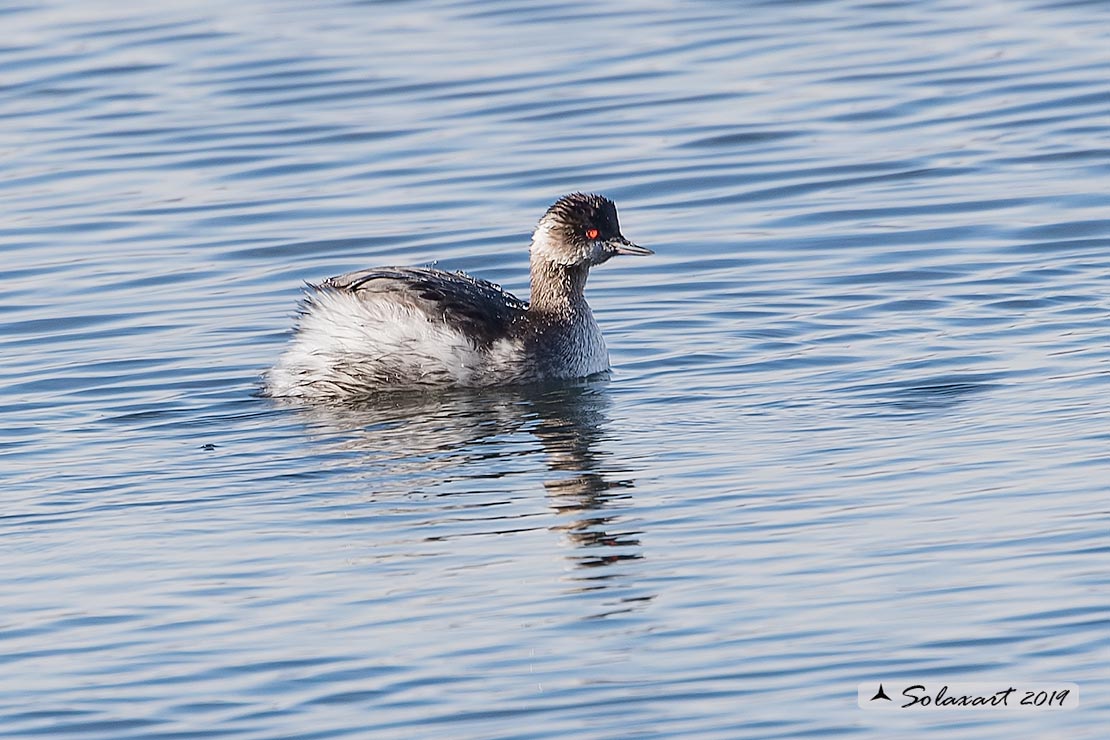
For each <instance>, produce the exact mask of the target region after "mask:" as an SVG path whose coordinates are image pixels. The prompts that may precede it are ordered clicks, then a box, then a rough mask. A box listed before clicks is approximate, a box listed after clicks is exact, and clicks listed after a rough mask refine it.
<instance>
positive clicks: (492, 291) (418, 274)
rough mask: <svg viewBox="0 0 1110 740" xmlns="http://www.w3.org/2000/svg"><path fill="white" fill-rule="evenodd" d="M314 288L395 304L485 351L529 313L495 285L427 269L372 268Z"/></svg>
mask: <svg viewBox="0 0 1110 740" xmlns="http://www.w3.org/2000/svg"><path fill="white" fill-rule="evenodd" d="M316 287H317V289H318V290H339V291H346V292H349V293H353V294H355V295H363V296H366V297H367V298H369V297H370V296H377V297H380V298H382V299H383V300H390V301H394V302H396V303H398V304H400V305H405V306H408V307H410V308H412V309H414V310H417V311H420V312H422V313H424V314H425V315H426V316H427V317H428V318H429V320H431V321H442V322H443V323H444V324H446V325H447V326H449V327H451V328H452V329H454V330H455V331H458V332H461V333H463V334H465V335H466V336H468V337H471V338H472V339H473V340H474V342H475V344H477V345H479V346H486V347H488V346H489V345H491V344H492V343H493V342H494V341H495V340H497V339H500V338H502V337H505V336H506V335H507V334H508V333H509V330H510V327H511V326H512V325H513V323H514V322H515V321H517V320H518V319H520V318H521V317H522V316H523V315H524V314H525V312H526V311H527V310H528V304H527V303H526V302H524V301H522V300H520V299H519V298H517V297H516V296H514V295H512V294H511V293H508V292H506V291H504V290H502V289H501V286H499V285H496V284H494V283H491V282H489V281H487V280H479V279H478V278H474V277H471V276H470V275H467V274H465V273H461V272H445V271H443V270H435V269H432V268H426V267H372V268H370V269H367V270H357V271H355V272H348V273H346V274H345V275H339V276H337V277H333V278H328V279H327V280H325V281H324V282H323V283H321V284H320V285H319V286H316Z"/></svg>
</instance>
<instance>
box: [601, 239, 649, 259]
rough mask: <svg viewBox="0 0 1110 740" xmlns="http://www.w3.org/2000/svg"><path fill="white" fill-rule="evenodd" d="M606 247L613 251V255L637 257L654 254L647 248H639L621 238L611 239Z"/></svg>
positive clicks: (637, 245)
mask: <svg viewBox="0 0 1110 740" xmlns="http://www.w3.org/2000/svg"><path fill="white" fill-rule="evenodd" d="M607 246H608V247H609V249H611V250H612V251H613V254H634V255H638V256H646V255H649V254H655V252H653V251H651V250H650V249H648V248H647V247H641V246H640V245H639V244H633V243H632V242H630V241H628V240H627V239H625V238H624V237H623V236H615V237H613V238H612V239H610V240H609V241H608V242H607Z"/></svg>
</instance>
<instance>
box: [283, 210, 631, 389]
mask: <svg viewBox="0 0 1110 740" xmlns="http://www.w3.org/2000/svg"><path fill="white" fill-rule="evenodd" d="M530 253H531V300H530V302H524V301H522V300H520V299H518V298H516V297H515V296H513V295H512V294H510V293H507V292H506V291H504V290H502V289H501V288H500V287H499V286H497V285H495V284H493V283H490V282H488V281H485V280H480V279H478V278H474V277H471V276H469V275H466V274H463V273H455V272H446V271H443V270H437V269H433V268H425V267H377V268H370V269H367V270H359V271H356V272H350V273H347V274H345V275H340V276H337V277H333V278H329V279H327V280H325V281H324V282H323V283H321V284H319V285H316V286H312V287H313V291H312V292H311V293H310V294H309V295H307V296H306V297H305V299H304V301H303V302H302V305H301V312H300V315H299V317H298V321H297V327H296V330H295V332H294V337H293V340H292V342H291V343H290V345H289V347H288V349H287V350H286V352H285V353H284V354H283V355H282V357H281V358H280V360H279V361H278V363H277V364H276V365H275V366H274V367H273V368H272V369H271V370H270V371H269V372H268V373H267V375H266V378H265V390H266V392H267V393H268V394H269V395H271V396H275V397H289V398H297V399H302V400H308V401H337V400H343V399H348V398H356V397H360V396H366V395H370V394H373V393H375V392H379V391H382V390H386V389H396V388H429V387H451V386H454V387H486V386H495V385H497V386H500V385H516V384H522V383H534V382H539V381H543V380H550V379H560V378H580V377H587V376H590V375H594V374H596V373H600V372H603V371H605V370H608V369H609V353H608V350H607V349H606V346H605V340H604V339H603V338H602V335H601V330H600V328H599V327H598V325H597V322H596V321H595V320H594V316H593V312H592V311H591V310H590V307H589V304H588V303H587V302H586V298H585V292H584V289H585V283H586V278H587V276H588V274H589V269H590V267H591V266H593V265H597V264H601V263H602V262H605V261H606V260H608V259H609V258H610V257H612V256H614V255H616V254H651V251H650V250H647V249H644V248H643V247H639V246H636V245H635V244H632V243H631V242H629V241H628V240H626V239H625V238H624V237H623V236H622V235H621V234H620V228H619V225H618V223H617V216H616V208H615V206H613V204H612V202H611V201H609V200H608V199H606V198H603V197H601V196H597V195H582V194H579V193H575V194H572V195H568V196H564V197H563V198H561V199H559V201H557V202H556V203H555V204H554V205H553V206H551V208H549V209H548V211H547V213H546V214H544V217H543V218H542V219H541V220H540V223H539V225H538V226H537V227H536V231H535V233H534V234H533V237H532V245H531V249H530Z"/></svg>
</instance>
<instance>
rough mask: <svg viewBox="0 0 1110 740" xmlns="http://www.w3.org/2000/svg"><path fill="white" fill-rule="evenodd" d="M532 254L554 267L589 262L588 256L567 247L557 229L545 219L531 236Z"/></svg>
mask: <svg viewBox="0 0 1110 740" xmlns="http://www.w3.org/2000/svg"><path fill="white" fill-rule="evenodd" d="M531 252H532V254H534V255H536V256H537V257H541V258H543V259H544V260H545V261H547V262H551V263H553V264H556V265H566V266H570V265H580V264H582V263H583V262H587V261H588V260H589V257H590V255H589V254H583V253H581V252H580V251H578V250H575V249H572V248H570V247H568V246H567V245H566V244H565V243H564V242H563V240H562V236H561V235H560V234H559V233H558V227H557V226H556V225H554V224H552V223H550V222H549V221H547V220H546V219H545V220H543V221H540V224H539V226H537V227H536V232H535V233H534V234H532V249H531Z"/></svg>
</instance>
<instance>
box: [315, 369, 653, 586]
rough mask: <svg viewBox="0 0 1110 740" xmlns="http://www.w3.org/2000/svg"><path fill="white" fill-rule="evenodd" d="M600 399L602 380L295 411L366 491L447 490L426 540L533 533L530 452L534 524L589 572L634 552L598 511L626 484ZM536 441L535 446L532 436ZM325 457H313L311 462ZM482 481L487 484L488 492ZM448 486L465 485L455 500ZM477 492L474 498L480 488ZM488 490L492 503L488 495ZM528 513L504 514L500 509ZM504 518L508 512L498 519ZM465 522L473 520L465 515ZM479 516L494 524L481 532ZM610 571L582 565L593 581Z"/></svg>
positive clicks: (627, 533) (623, 495)
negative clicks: (538, 486)
mask: <svg viewBox="0 0 1110 740" xmlns="http://www.w3.org/2000/svg"><path fill="white" fill-rule="evenodd" d="M609 403H610V400H609V396H608V392H607V389H606V383H605V382H604V381H584V382H581V383H575V384H570V385H565V384H564V385H558V386H552V387H535V388H522V389H498V390H489V389H487V390H483V391H480V392H478V391H462V390H456V391H446V392H442V393H437V394H434V395H432V394H411V395H405V394H391V395H389V396H388V397H381V398H372V399H367V400H366V401H365V402H363V403H362V404H360V405H359V406H358V407H352V406H344V407H313V408H305V409H302V410H301V413H302V414H303V417H302V418H303V419H304V421H305V422H306V423H307V426H308V428H309V431H310V433H312V434H313V436H316V437H318V438H326V439H327V441H328V443H329V444H331V445H332V446H333V449H334V450H335V452H336V453H348V452H356V453H357V454H358V456H357V459H356V461H355V462H354V463H352V460H351V457H350V455H349V454H335V455H332V456H331V460H332V463H333V464H335V465H341V466H342V467H343V468H344V470H346V471H351V470H352V468H354V469H357V470H356V472H355V475H357V476H358V477H359V478H362V479H364V480H368V481H372V485H373V491H372V493H371V494H370V495H372V496H373V498H374V499H375V500H381V499H382V498H383V497H395V496H398V495H403V496H405V497H406V500H409V501H411V500H413V498H414V497H419V496H434V497H448V499H449V500H450V504H446V505H445V506H444V507H443V509H444V510H447V511H449V513H450V517H451V518H450V521H451V523H452V527H451V528H450V529H451V531H448V532H445V531H444V530H445V529H447V528H448V527H446V526H445V522H444V521H442V520H445V519H446V517H442V516H441V521H439V522H433V524H434V525H435V526H434V527H433V529H434V530H435V532H434V534H430V535H429V538H430V539H435V540H440V541H442V540H448V539H452V538H454V537H459V536H473V535H479V534H508V533H512V532H520V531H529V530H535V529H537V528H538V527H536V526H535V525H534V522H536V520H537V518H540V517H537V514H536V512H535V509H534V507H532V506H531V504H532V502H533V501H534V500H535V495H534V493H532V488H533V486H535V483H536V473H537V465H536V464H535V463H536V456H537V453H539V454H540V455H542V458H541V459H542V464H543V468H542V470H543V473H542V484H543V487H544V490H545V491H546V492H547V498H546V501H547V504H548V507H549V512H553V513H554V515H555V516H554V518H555V519H556V523H554V524H551V523H550V519H551V517H550V516H546V515H545V516H543V517H542V518H543V519H545V520H546V522H547V523H546V524H545V526H546V528H548V529H551V530H554V531H558V532H560V533H562V534H563V535H564V536H565V537H566V538H567V539H568V540H569V541H570V542H571V543H572V544H573V545H574V546H575V547H574V550H573V553H574V554H573V555H572V556H571V558H572V559H573V561H574V564H575V566H576V567H577V568H585V569H598V568H602V570H604V566H608V565H613V564H615V563H620V562H624V561H630V560H638V559H640V558H641V557H642V554H641V545H640V540H639V534H640V533H639V532H638V531H635V530H620V529H618V527H619V526H620V524H621V522H620V520H619V515H618V514H614V513H607V509H610V508H611V507H613V506H614V505H615V504H616V503H617V502H619V501H622V500H629V499H631V493H630V489H631V488H632V487H633V485H634V484H633V481H631V480H629V479H624V478H620V477H619V471H618V470H617V469H616V466H615V465H614V464H613V459H612V458H611V457H609V456H608V454H607V453H606V452H605V451H604V450H603V449H602V447H603V446H604V442H605V439H606V437H607V435H608V434H609V432H608V431H607V430H608V426H609V420H608V416H607V409H608V406H609ZM537 440H538V442H539V448H538V449H537V446H536V442H537ZM325 457H326V456H323V455H322V456H321V459H323V458H325ZM491 488H492V491H491ZM460 494H467V495H466V497H465V498H463V499H460V498H459V495H460ZM481 494H485V495H481ZM490 495H494V496H497V497H498V498H499V499H500V500H496V501H491V500H490ZM521 502H524V503H526V504H527V505H528V511H527V512H524V513H516V514H511V515H508V516H506V514H505V507H506V506H507V507H509V508H512V509H514V510H515V509H519V508H520V506H521ZM460 509H462V510H465V511H466V513H467V515H472V514H473V513H475V512H480V513H481V514H482V517H481V521H482V523H483V529H482V530H481V531H477V532H476V531H474V530H473V529H466V530H462V529H461V528H459V527H458V525H457V522H458V516H459V514H460ZM507 520H511V521H507ZM471 521H472V522H473V520H471ZM490 525H493V526H494V527H495V528H494V529H491V528H490ZM611 575H616V574H607V573H603V572H601V571H596V572H591V573H590V574H589V575H586V574H582V577H581V578H576V580H586V581H590V582H591V583H592V585H591V586H589V588H590V589H593V588H603V587H604V585H603V584H602V583H593V582H594V581H604V580H605V579H606V578H608V577H610V576H611Z"/></svg>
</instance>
